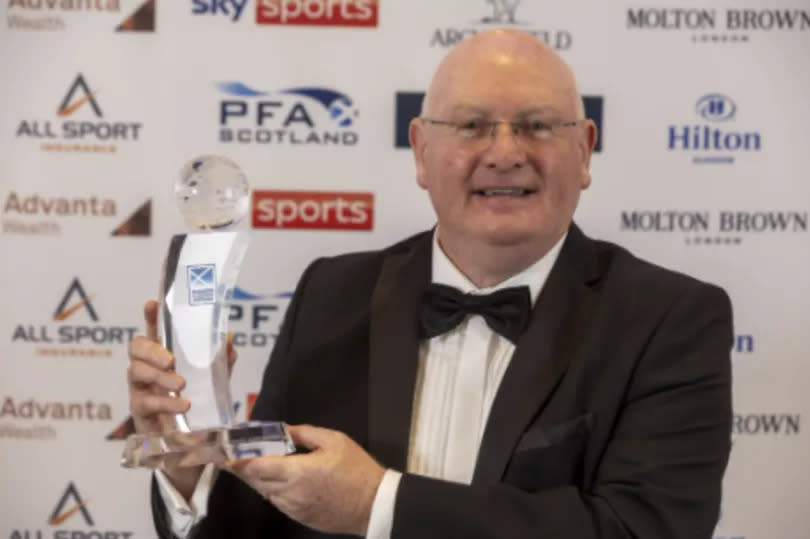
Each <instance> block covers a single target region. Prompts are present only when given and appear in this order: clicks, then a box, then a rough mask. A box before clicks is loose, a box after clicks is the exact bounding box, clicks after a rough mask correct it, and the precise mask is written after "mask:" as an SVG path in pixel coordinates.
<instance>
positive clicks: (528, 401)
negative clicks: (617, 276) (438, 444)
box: [473, 225, 596, 483]
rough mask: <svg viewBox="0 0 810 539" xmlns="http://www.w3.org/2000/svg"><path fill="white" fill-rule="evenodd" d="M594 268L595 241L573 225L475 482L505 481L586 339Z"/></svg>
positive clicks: (486, 439) (499, 406)
mask: <svg viewBox="0 0 810 539" xmlns="http://www.w3.org/2000/svg"><path fill="white" fill-rule="evenodd" d="M595 267H596V261H595V256H594V254H593V252H592V243H591V241H590V240H589V239H587V238H586V237H585V236H584V235H582V233H581V232H580V231H579V229H578V228H576V226H574V225H572V227H571V230H570V231H569V233H568V237H567V238H566V241H565V244H564V245H563V248H562V250H561V251H560V255H559V258H558V259H557V261H556V263H555V264H554V267H553V268H552V270H551V273H550V274H549V276H548V280H547V281H546V284H545V286H544V287H543V290H542V292H541V293H540V296H539V297H538V299H537V303H536V304H535V307H534V310H533V312H532V319H531V322H530V323H529V328H528V329H527V330H526V332H525V333H524V334H523V335H522V336H521V338H520V339H519V340H518V343H517V346H516V348H515V352H514V355H513V356H512V360H511V362H510V363H509V367H507V370H506V373H504V377H503V380H502V381H501V386H500V388H499V389H498V393H497V395H496V397H495V400H494V402H493V404H492V409H491V411H490V415H489V419H488V420H487V425H486V429H485V430H484V436H483V438H482V440H481V447H480V449H479V453H478V461H477V464H476V469H475V473H474V475H473V483H494V482H498V481H499V480H500V479H501V477H502V476H503V473H504V470H505V469H506V465H507V464H508V462H509V458H510V456H511V455H512V451H513V450H514V448H515V446H516V444H517V442H518V439H519V438H520V435H521V434H522V433H523V431H524V430H525V429H526V427H527V426H528V425H529V423H530V421H531V420H532V418H533V417H534V416H535V415H536V414H537V413H538V411H539V410H540V408H541V407H542V406H543V405H544V403H545V402H546V401H547V399H548V398H549V396H550V395H551V394H552V392H553V391H554V388H555V387H556V386H557V383H558V382H559V381H560V379H561V377H562V375H563V373H564V372H565V370H566V368H567V366H568V362H569V360H570V358H571V357H572V356H573V355H574V353H575V351H576V347H577V345H578V343H579V342H581V341H582V335H581V334H580V333H579V331H580V330H581V328H582V327H584V320H585V319H586V318H587V317H588V315H589V313H590V310H591V307H592V303H593V301H592V300H593V297H594V295H595V292H594V291H593V290H591V289H590V288H589V287H588V284H587V283H588V282H589V281H590V280H592V277H593V275H594V272H595Z"/></svg>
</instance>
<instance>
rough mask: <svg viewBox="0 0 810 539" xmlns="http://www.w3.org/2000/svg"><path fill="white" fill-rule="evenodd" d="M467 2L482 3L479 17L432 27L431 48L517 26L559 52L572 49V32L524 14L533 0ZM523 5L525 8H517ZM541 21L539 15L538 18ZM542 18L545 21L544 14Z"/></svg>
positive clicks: (472, 2) (446, 45)
mask: <svg viewBox="0 0 810 539" xmlns="http://www.w3.org/2000/svg"><path fill="white" fill-rule="evenodd" d="M465 4H466V5H470V6H480V7H479V8H478V13H479V16H478V17H477V19H473V20H469V22H467V23H462V24H456V25H450V26H444V27H439V28H436V29H434V30H433V33H432V35H431V37H430V46H431V47H452V46H453V45H455V44H456V43H458V42H459V41H461V40H462V39H464V38H465V37H469V36H471V35H474V34H477V33H478V32H482V31H484V30H488V29H490V28H503V27H507V26H514V27H516V28H519V29H521V30H523V31H525V32H528V33H530V34H532V35H534V36H535V37H537V38H538V39H540V40H542V41H545V42H546V43H547V44H548V45H550V46H551V47H553V48H555V49H556V50H558V51H565V50H568V49H570V48H571V45H572V44H573V41H574V38H573V36H572V34H571V32H570V31H568V30H563V29H559V28H549V27H542V28H541V27H538V26H536V25H535V23H534V20H533V19H534V18H535V17H531V18H530V17H529V16H527V15H526V14H525V12H526V9H525V6H529V7H530V8H533V7H535V8H536V5H535V3H534V2H521V0H474V1H473V0H469V1H468V2H465ZM521 6H524V8H523V9H518V8H520V7H521ZM536 18H537V19H538V20H540V19H541V17H540V16H537V17H536ZM542 20H546V18H545V17H542Z"/></svg>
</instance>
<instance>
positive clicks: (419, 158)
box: [408, 118, 427, 189]
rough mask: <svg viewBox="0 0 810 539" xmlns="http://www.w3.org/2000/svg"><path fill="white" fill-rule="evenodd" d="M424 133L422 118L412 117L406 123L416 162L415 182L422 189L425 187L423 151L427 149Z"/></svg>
mask: <svg viewBox="0 0 810 539" xmlns="http://www.w3.org/2000/svg"><path fill="white" fill-rule="evenodd" d="M425 135H426V133H425V123H424V122H423V121H422V119H421V118H414V119H412V120H411V123H410V124H409V125H408V141H409V142H410V143H411V151H412V152H413V160H414V163H415V164H416V183H418V184H419V186H420V187H421V188H422V189H426V188H427V181H426V178H425V151H426V149H427V140H426V136H425Z"/></svg>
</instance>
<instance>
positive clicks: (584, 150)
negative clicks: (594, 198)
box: [577, 119, 599, 189]
mask: <svg viewBox="0 0 810 539" xmlns="http://www.w3.org/2000/svg"><path fill="white" fill-rule="evenodd" d="M583 128H584V129H583V132H582V135H581V136H580V137H579V140H578V141H577V147H578V150H579V158H580V162H581V164H582V180H581V182H580V187H581V188H582V189H587V188H588V187H590V185H591V155H593V149H594V148H595V147H596V137H598V136H599V130H598V129H597V127H596V124H595V123H594V122H593V120H589V119H586V120H585V121H584V124H583Z"/></svg>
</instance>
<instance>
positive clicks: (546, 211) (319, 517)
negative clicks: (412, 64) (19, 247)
mask: <svg viewBox="0 0 810 539" xmlns="http://www.w3.org/2000/svg"><path fill="white" fill-rule="evenodd" d="M410 139H411V144H412V147H413V151H414V158H415V161H416V170H417V178H418V183H419V185H420V186H421V187H423V188H424V189H426V190H427V191H428V193H429V194H430V198H431V201H432V203H433V206H434V208H435V210H436V214H437V216H438V225H437V228H436V229H435V231H433V232H425V233H423V234H419V235H417V236H415V237H413V238H410V239H407V240H405V241H403V242H401V243H399V244H397V245H394V246H392V247H389V248H388V249H385V250H383V251H375V252H367V253H357V254H351V255H344V256H340V257H334V258H330V259H320V260H317V261H315V262H314V263H313V264H312V265H311V266H310V267H309V268H308V269H307V270H306V272H305V273H304V274H303V276H302V277H301V280H300V282H299V285H298V288H297V290H296V292H295V295H294V298H293V300H292V302H291V304H290V307H289V309H288V311H287V315H286V317H285V321H284V324H283V327H282V330H281V332H280V335H279V337H278V340H277V342H276V345H275V347H274V350H273V353H272V357H271V360H270V363H269V365H268V367H267V370H266V373H265V377H264V381H263V385H262V389H261V392H260V394H259V397H258V400H257V402H256V404H255V407H254V418H257V419H283V420H285V421H287V422H288V423H290V424H292V425H293V426H292V427H291V433H292V436H293V438H294V440H295V442H296V445H297V446H298V447H300V448H304V449H307V450H309V452H307V453H303V454H297V455H293V456H287V457H262V458H256V459H251V460H248V461H240V462H235V463H230V464H228V465H227V466H226V467H225V470H221V471H218V472H216V471H214V470H213V469H212V467H210V466H209V467H208V468H206V469H205V470H204V471H201V470H200V469H190V470H189V469H173V470H167V471H166V477H162V476H159V478H158V481H157V482H156V483H155V486H154V488H153V506H154V513H155V520H156V523H157V527H158V530H159V532H160V534H161V535H162V536H168V535H169V533H170V531H169V530H173V531H174V532H175V533H177V534H181V535H184V534H191V535H193V536H198V537H285V538H286V537H291V538H299V537H300V538H304V537H312V538H315V537H327V536H333V535H330V534H346V535H355V536H357V535H360V536H363V535H365V536H367V537H375V538H377V537H386V538H387V537H393V538H417V537H418V538H437V539H438V538H447V537H464V538H467V537H475V538H478V537H480V538H495V537H508V538H521V537H549V538H557V537H561V538H583V539H586V538H603V539H614V538H615V539H618V538H631V537H632V538H643V539H651V538H655V539H670V538H671V539H676V538H677V539H680V538H689V539H695V538H707V537H710V536H711V532H712V530H713V528H714V524H715V522H716V519H717V515H718V510H719V502H720V489H721V480H722V476H723V472H724V470H725V466H726V463H727V459H728V454H729V450H730V428H731V389H730V384H731V376H730V360H729V350H730V346H731V341H732V333H731V310H730V305H729V301H728V298H727V296H726V295H725V293H723V292H722V291H721V290H720V289H719V288H716V287H714V286H711V285H707V284H704V283H701V282H698V281H696V280H694V279H691V278H689V277H686V276H684V275H680V274H676V273H674V272H670V271H667V270H664V269H661V268H658V267H656V266H653V265H651V264H649V263H646V262H643V261H640V260H638V259H636V258H634V257H633V256H632V255H630V254H629V253H628V252H627V251H625V250H623V249H621V248H619V247H617V246H615V245H612V244H609V243H605V242H597V241H592V240H590V239H588V238H586V237H585V236H584V235H583V234H582V232H581V231H580V230H579V229H578V228H577V227H576V226H575V225H574V224H573V223H572V218H573V214H574V210H575V208H576V206H577V202H578V200H579V194H580V191H581V190H582V189H585V188H587V187H588V185H589V184H590V173H589V161H590V155H591V151H592V149H593V146H594V142H595V140H596V130H595V127H594V125H593V123H592V122H590V121H589V120H586V119H584V118H583V110H582V102H581V98H580V96H579V94H578V91H577V87H576V83H575V81H574V78H573V75H572V74H571V72H570V70H569V69H568V67H567V66H566V65H565V63H564V62H563V61H562V60H561V59H560V58H559V57H558V56H557V55H556V54H555V53H554V52H553V51H552V50H550V49H549V48H548V47H547V46H545V45H543V44H541V43H540V42H538V41H537V40H536V39H534V38H533V37H531V36H529V35H527V34H525V33H522V32H517V31H505V30H498V31H494V32H487V33H483V34H479V35H476V36H474V37H472V38H469V39H467V40H465V41H463V42H462V43H461V44H459V45H458V46H457V47H456V48H455V49H454V50H453V51H452V52H451V53H450V54H449V55H448V56H447V57H446V58H445V60H444V61H443V62H442V63H441V65H440V66H439V68H438V70H437V72H436V74H435V76H434V79H433V81H432V83H431V86H430V89H429V91H428V94H427V96H426V99H425V103H424V109H423V116H422V117H421V118H418V119H415V120H413V122H412V123H411V126H410ZM454 289H460V292H461V293H460V292H458V291H457V290H454ZM489 293H493V294H492V295H491V296H489V295H488V294H489ZM484 298H486V299H484ZM521 314H524V315H526V317H525V318H522V317H521ZM146 318H147V325H148V326H149V327H150V331H153V324H154V304H150V305H148V308H147V317H146ZM131 357H132V360H131V368H130V392H131V395H132V400H131V407H132V413H133V418H134V420H135V424H136V426H137V428H138V430H139V431H141V432H144V431H147V430H152V431H154V430H161V429H162V428H164V427H163V425H166V424H168V423H169V422H168V421H166V417H167V414H170V413H175V412H180V411H183V410H185V409H186V408H187V407H188V403H187V402H186V401H184V400H183V399H181V398H172V397H168V396H165V395H164V393H165V391H167V390H178V389H181V388H182V384H183V380H182V379H181V378H180V377H179V376H178V375H176V374H174V373H173V372H171V369H170V368H171V361H172V360H171V356H170V354H169V353H168V352H166V351H165V350H164V349H162V348H161V347H160V346H159V345H157V344H156V343H154V342H153V341H152V340H150V339H148V338H145V337H144V338H138V339H136V340H134V341H133V343H132V345H131ZM300 423H308V424H309V425H300ZM312 425H317V426H312ZM201 474H202V476H201ZM214 475H216V477H215V478H214V477H213V476H214ZM209 486H210V492H209V491H208V489H209ZM167 506H168V507H167ZM184 511H185V513H186V514H184ZM195 512H196V516H195V515H190V514H189V513H195ZM203 514H205V517H204V518H202V519H200V516H201V515H203Z"/></svg>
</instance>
